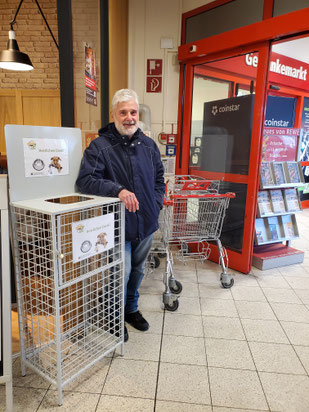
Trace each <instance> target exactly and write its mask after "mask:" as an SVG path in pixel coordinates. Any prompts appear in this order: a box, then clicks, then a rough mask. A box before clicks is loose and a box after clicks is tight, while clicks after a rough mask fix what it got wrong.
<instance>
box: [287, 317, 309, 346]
mask: <svg viewBox="0 0 309 412" xmlns="http://www.w3.org/2000/svg"><path fill="white" fill-rule="evenodd" d="M281 325H282V327H283V329H284V331H285V332H286V334H287V336H288V338H289V339H290V341H291V343H292V344H293V345H304V346H309V324H308V323H300V322H284V321H281Z"/></svg>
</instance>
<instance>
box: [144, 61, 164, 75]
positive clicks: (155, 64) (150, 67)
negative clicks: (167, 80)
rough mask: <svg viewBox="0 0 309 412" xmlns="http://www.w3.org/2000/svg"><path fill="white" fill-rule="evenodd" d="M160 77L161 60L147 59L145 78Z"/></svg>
mask: <svg viewBox="0 0 309 412" xmlns="http://www.w3.org/2000/svg"><path fill="white" fill-rule="evenodd" d="M161 75H162V59H147V76H161Z"/></svg>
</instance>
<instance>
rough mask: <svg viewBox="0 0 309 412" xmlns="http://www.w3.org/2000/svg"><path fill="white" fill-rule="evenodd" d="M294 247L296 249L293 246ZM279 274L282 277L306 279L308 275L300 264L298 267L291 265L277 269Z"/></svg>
mask: <svg viewBox="0 0 309 412" xmlns="http://www.w3.org/2000/svg"><path fill="white" fill-rule="evenodd" d="M293 246H294V247H296V246H295V245H294V244H293ZM278 269H279V272H280V273H281V275H283V276H292V277H294V276H297V277H308V276H309V273H308V271H307V270H306V268H305V267H304V266H302V265H300V264H298V265H291V266H283V267H281V268H278Z"/></svg>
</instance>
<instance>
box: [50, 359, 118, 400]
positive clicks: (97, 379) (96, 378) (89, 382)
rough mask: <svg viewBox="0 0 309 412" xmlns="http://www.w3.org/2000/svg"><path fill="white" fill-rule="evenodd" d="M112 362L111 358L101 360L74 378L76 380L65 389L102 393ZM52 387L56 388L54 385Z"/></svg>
mask: <svg viewBox="0 0 309 412" xmlns="http://www.w3.org/2000/svg"><path fill="white" fill-rule="evenodd" d="M110 363H111V358H105V359H103V360H101V361H99V362H98V363H96V364H95V365H93V366H92V367H90V368H89V369H87V370H86V371H85V372H84V373H82V374H81V375H80V376H78V377H77V378H76V379H74V381H72V382H71V383H68V384H67V385H65V386H64V388H63V390H64V391H70V392H89V393H101V391H102V388H103V384H104V380H105V378H106V375H107V373H108V370H109V367H110ZM51 389H54V387H52V388H51Z"/></svg>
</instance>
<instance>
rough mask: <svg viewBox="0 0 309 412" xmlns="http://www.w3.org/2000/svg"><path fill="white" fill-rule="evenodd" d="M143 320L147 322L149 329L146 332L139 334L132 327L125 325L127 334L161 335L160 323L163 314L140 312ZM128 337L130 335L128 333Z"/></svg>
mask: <svg viewBox="0 0 309 412" xmlns="http://www.w3.org/2000/svg"><path fill="white" fill-rule="evenodd" d="M142 314H143V316H144V318H145V319H146V320H147V321H148V322H149V325H150V327H149V329H148V331H146V332H139V331H137V329H135V328H133V326H131V325H129V324H128V323H126V326H127V329H128V331H129V332H137V333H151V334H153V333H156V334H161V333H162V323H163V312H146V311H143V312H142ZM129 335H130V333H129Z"/></svg>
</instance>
